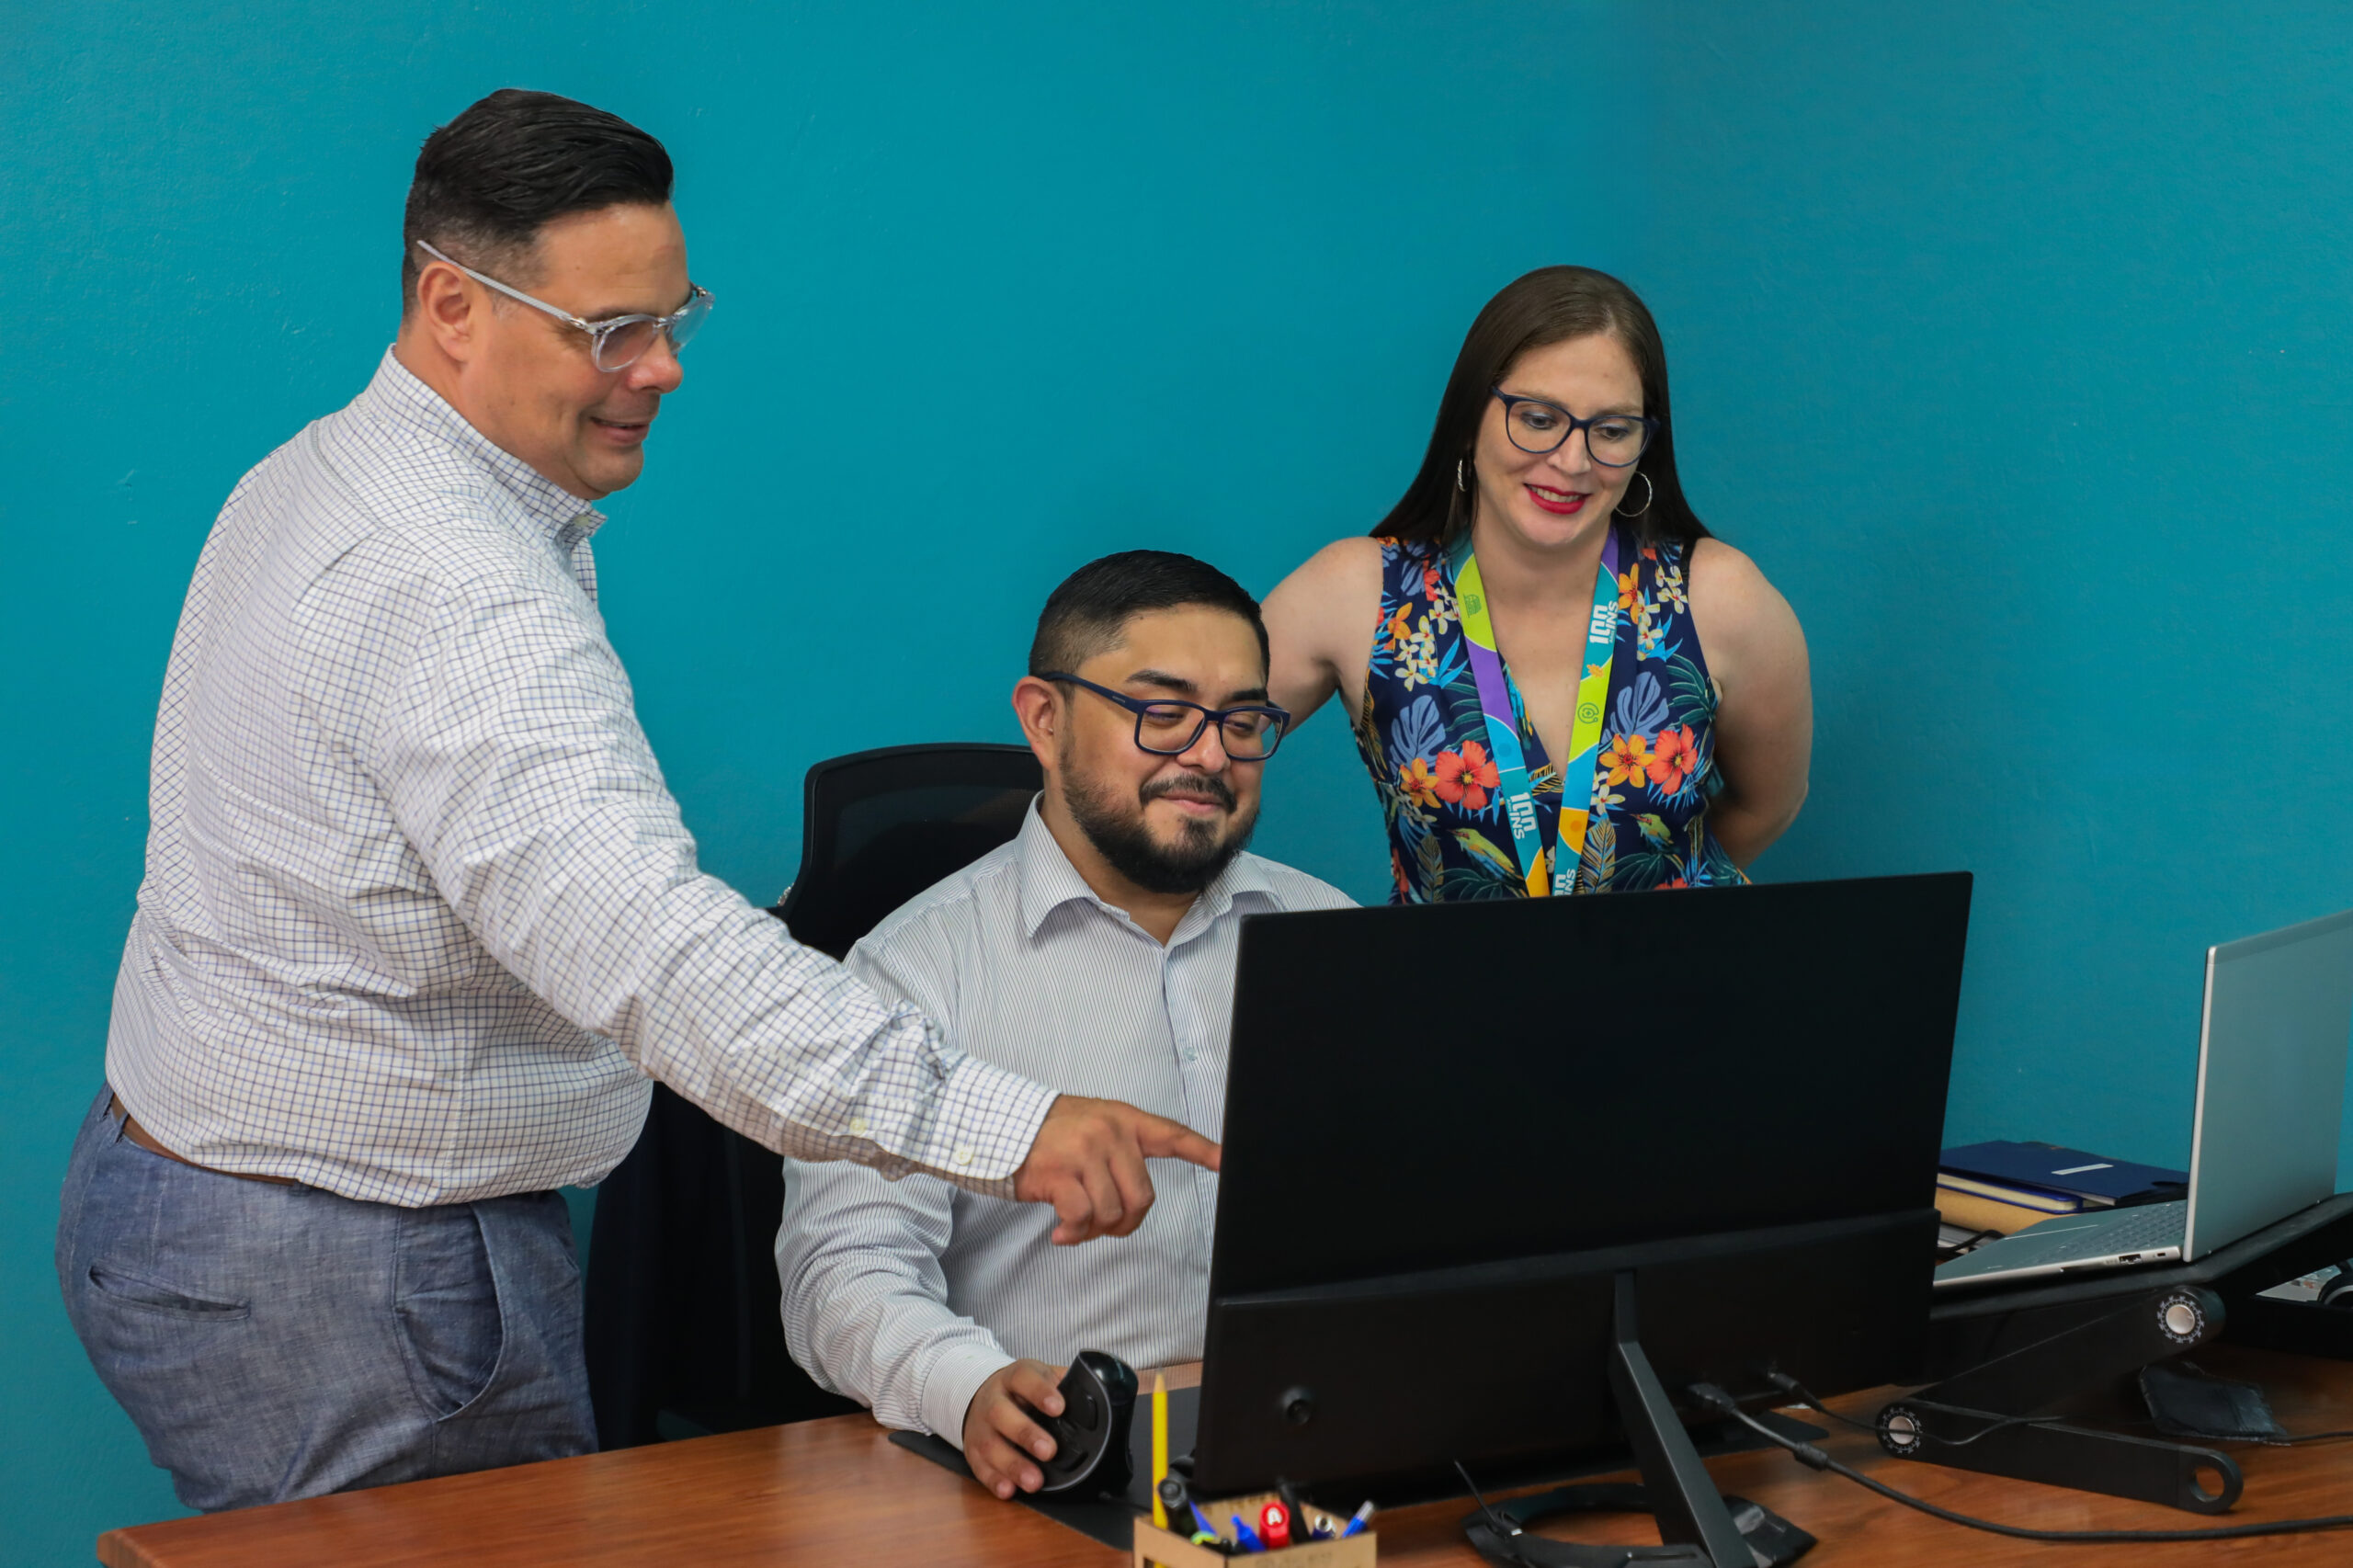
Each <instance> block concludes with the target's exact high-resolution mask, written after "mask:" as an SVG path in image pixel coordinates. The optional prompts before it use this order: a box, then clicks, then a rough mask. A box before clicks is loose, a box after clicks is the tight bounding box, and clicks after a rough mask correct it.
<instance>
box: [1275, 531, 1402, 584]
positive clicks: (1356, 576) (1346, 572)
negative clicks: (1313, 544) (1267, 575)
mask: <svg viewBox="0 0 2353 1568" xmlns="http://www.w3.org/2000/svg"><path fill="white" fill-rule="evenodd" d="M1381 548H1382V546H1381V540H1377V539H1372V538H1369V537H1367V536H1365V535H1362V534H1358V535H1353V536H1351V537H1350V538H1347V539H1336V540H1333V541H1332V542H1331V543H1329V544H1327V545H1325V546H1324V548H1323V549H1321V550H1319V551H1316V552H1315V553H1314V554H1313V555H1311V556H1309V557H1308V558H1307V559H1306V560H1305V561H1302V562H1300V564H1299V567H1298V569H1297V570H1296V571H1294V572H1292V573H1291V574H1290V576H1288V577H1286V578H1284V579H1283V581H1282V585H1281V586H1280V587H1278V588H1277V589H1276V590H1275V592H1276V593H1278V594H1279V593H1281V592H1282V591H1283V589H1284V588H1289V587H1291V586H1294V585H1296V586H1298V587H1300V588H1303V589H1306V590H1309V591H1311V592H1316V593H1328V592H1332V591H1334V590H1338V591H1341V592H1346V591H1347V590H1349V589H1358V590H1365V591H1370V592H1372V593H1379V592H1380V591H1381ZM1268 597H1273V596H1271V595H1269V596H1268Z"/></svg>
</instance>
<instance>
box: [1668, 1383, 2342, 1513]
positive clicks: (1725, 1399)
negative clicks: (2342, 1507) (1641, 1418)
mask: <svg viewBox="0 0 2353 1568" xmlns="http://www.w3.org/2000/svg"><path fill="white" fill-rule="evenodd" d="M1691 1392H1692V1394H1693V1395H1694V1396H1695V1397H1696V1398H1698V1399H1699V1402H1700V1403H1702V1404H1705V1405H1706V1406H1708V1408H1710V1409H1711V1410H1713V1411H1715V1412H1716V1413H1717V1414H1718V1415H1729V1416H1731V1417H1732V1418H1733V1420H1735V1421H1737V1422H1739V1423H1740V1424H1741V1425H1743V1426H1746V1427H1748V1428H1749V1429H1750V1430H1751V1431H1754V1432H1755V1433H1756V1435H1757V1436H1759V1437H1763V1438H1765V1439H1766V1440H1767V1441H1768V1442H1770V1443H1772V1444H1774V1445H1775V1446H1776V1447H1778V1448H1783V1449H1788V1450H1789V1451H1790V1456H1791V1457H1792V1458H1794V1459H1795V1460H1797V1461H1798V1462H1799V1463H1800V1464H1802V1465H1804V1466H1805V1467H1806V1468H1807V1469H1808V1470H1826V1471H1830V1472H1831V1473H1832V1474H1833V1475H1841V1476H1844V1477H1846V1478H1847V1480H1848V1481H1851V1482H1853V1483H1855V1484H1856V1485H1858V1486H1861V1487H1864V1488H1866V1489H1867V1490H1869V1491H1872V1492H1876V1493H1878V1494H1880V1495H1881V1496H1882V1497H1884V1498H1886V1499H1887V1500H1888V1501H1889V1502H1891V1503H1901V1504H1903V1505H1904V1506H1905V1507H1907V1508H1916V1509H1918V1510H1919V1511H1920V1512H1921V1513H1923V1514H1927V1515H1928V1516H1929V1517H1932V1518H1938V1519H1942V1520H1944V1521H1945V1522H1946V1523H1948V1524H1954V1525H1963V1526H1966V1527H1967V1528H1971V1529H1973V1530H1985V1531H1988V1532H1990V1533H1991V1534H1994V1535H2006V1536H2008V1537H2010V1538H2012V1539H2013V1540H2044V1541H2052V1542H2075V1541H2129V1540H2246V1539H2248V1538H2250V1537H2254V1536H2267V1535H2302V1534H2304V1533H2306V1532H2308V1531H2313V1530H2340V1529H2347V1528H2353V1514H2328V1515H2325V1516H2323V1517H2319V1518H2312V1519H2270V1520H2266V1521H2264V1522H2262V1523H2259V1524H2249V1525H2221V1526H2216V1527H2214V1528H2209V1529H2195V1530H2038V1529H2030V1528H2027V1527H2026V1526H2024V1525H2006V1524H2001V1523H1998V1522H1996V1521H1995V1520H1993V1519H1981V1518H1977V1517H1974V1516H1972V1515H1969V1514H1956V1513H1954V1512H1953V1511H1952V1510H1951V1509H1950V1508H1940V1507H1938V1506H1937V1505H1936V1504H1934V1503H1931V1502H1929V1501H1928V1500H1927V1498H1925V1497H1915V1496H1913V1495H1912V1494H1910V1493H1908V1492H1898V1491H1897V1490H1896V1489H1895V1488H1894V1487H1893V1486H1890V1485H1888V1484H1887V1483H1884V1482H1881V1481H1877V1480H1874V1479H1872V1478H1871V1477H1870V1476H1868V1475H1865V1474H1864V1473H1863V1472H1862V1471H1859V1470H1857V1469H1855V1468H1854V1467H1853V1466H1851V1465H1845V1464H1841V1463H1839V1462H1838V1461H1837V1460H1834V1459H1832V1458H1831V1457H1830V1456H1829V1455H1828V1454H1825V1453H1824V1452H1823V1451H1822V1450H1821V1449H1817V1448H1815V1447H1814V1446H1813V1444H1812V1443H1801V1442H1799V1441H1798V1440H1797V1439H1795V1438H1794V1437H1783V1436H1781V1434H1779V1432H1776V1431H1774V1430H1773V1428H1771V1427H1770V1426H1766V1425H1765V1423H1763V1422H1762V1421H1759V1420H1757V1419H1756V1417H1755V1416H1753V1415H1749V1414H1748V1412H1746V1411H1745V1410H1743V1409H1741V1407H1740V1405H1739V1403H1737V1402H1736V1401H1734V1400H1733V1397H1732V1396H1731V1395H1730V1394H1728V1393H1726V1392H1723V1390H1722V1389H1720V1388H1716V1387H1713V1386H1712V1385H1711V1384H1708V1383H1700V1384H1698V1385H1697V1386H1695V1387H1694V1388H1693V1389H1692V1391H1691Z"/></svg>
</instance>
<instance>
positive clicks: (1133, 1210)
mask: <svg viewBox="0 0 2353 1568" xmlns="http://www.w3.org/2000/svg"><path fill="white" fill-rule="evenodd" d="M1218 1153H1219V1151H1218V1146H1217V1145H1216V1144H1215V1143H1212V1142H1210V1141H1209V1140H1208V1139H1206V1138H1204V1137H1202V1136H1201V1135H1200V1134H1199V1133H1198V1132H1196V1131H1193V1130H1192V1129H1191V1128H1189V1127H1187V1126H1186V1125H1185V1124H1184V1123H1182V1122H1179V1121H1171V1120H1169V1119H1167V1118H1166V1117H1165V1116H1154V1115H1153V1114H1152V1113H1151V1112H1149V1111H1142V1110H1138V1109H1137V1108H1135V1107H1133V1106H1131V1105H1125V1104H1122V1103H1121V1102H1120V1101H1118V1100H1096V1099H1088V1098H1087V1097H1086V1096H1083V1095H1061V1096H1056V1098H1055V1100H1054V1103H1053V1104H1052V1105H1051V1106H1049V1107H1048V1108H1046V1119H1045V1120H1044V1121H1043V1122H1042V1123H1040V1125H1039V1128H1038V1136H1037V1138H1036V1140H1035V1141H1034V1142H1031V1143H1030V1145H1029V1157H1028V1158H1027V1159H1025V1160H1023V1161H1022V1162H1021V1168H1020V1169H1019V1170H1017V1171H1015V1172H1014V1173H1013V1196H1014V1197H1016V1198H1017V1199H1021V1200H1022V1201H1023V1202H1024V1203H1051V1204H1052V1205H1053V1209H1054V1215H1055V1218H1056V1220H1057V1221H1059V1222H1058V1223H1057V1224H1056V1225H1055V1226H1054V1242H1055V1244H1057V1245H1061V1246H1070V1245H1073V1244H1076V1243H1078V1242H1085V1241H1092V1240H1094V1239H1095V1238H1096V1237H1097V1236H1124V1235H1127V1234H1128V1233H1131V1232H1132V1231H1133V1230H1134V1229H1135V1228H1136V1227H1137V1226H1138V1225H1141V1224H1142V1223H1143V1217H1144V1215H1145V1214H1146V1213H1148V1212H1150V1211H1151V1209H1152V1177H1151V1176H1149V1175H1147V1174H1146V1173H1145V1171H1144V1166H1143V1163H1144V1161H1146V1160H1160V1159H1177V1160H1190V1161H1192V1162H1193V1164H1195V1165H1201V1166H1205V1167H1206V1168H1208V1169H1210V1170H1215V1169H1217V1163H1218Z"/></svg>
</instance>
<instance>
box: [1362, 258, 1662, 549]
mask: <svg viewBox="0 0 2353 1568" xmlns="http://www.w3.org/2000/svg"><path fill="white" fill-rule="evenodd" d="M1597 333H1607V334H1608V335H1609V336H1611V337H1613V338H1615V339H1617V341H1618V343H1619V345H1620V347H1623V348H1624V349H1625V350H1626V354H1627V357H1628V358H1631V359H1632V360H1633V361H1634V373H1635V374H1636V375H1637V376H1639V377H1641V378H1642V383H1643V413H1644V414H1646V415H1649V416H1650V417H1651V418H1653V419H1655V420H1657V421H1658V433H1657V434H1656V435H1655V436H1654V437H1652V438H1651V444H1650V448H1649V449H1648V450H1646V451H1644V452H1643V460H1642V464H1641V466H1640V467H1639V468H1638V469H1637V470H1636V471H1635V472H1638V473H1640V474H1641V475H1643V477H1644V478H1646V479H1648V480H1649V481H1650V489H1649V490H1647V491H1645V492H1644V494H1647V495H1648V496H1649V500H1648V503H1647V504H1646V505H1645V506H1643V509H1642V511H1641V512H1640V513H1639V514H1637V515H1635V516H1632V517H1626V518H1625V521H1626V522H1627V524H1628V525H1629V526H1630V527H1631V528H1632V529H1633V531H1634V537H1635V538H1637V539H1639V540H1642V541H1643V543H1645V544H1652V543H1657V542H1659V541H1662V540H1674V541H1675V542H1677V543H1678V544H1683V545H1690V544H1693V543H1696V542H1698V541H1699V540H1703V539H1706V538H1707V537H1708V528H1707V525H1706V524H1704V523H1702V522H1700V521H1699V514H1698V513H1696V512H1694V511H1692V510H1691V503H1690V502H1689V501H1688V500H1686V499H1685V498H1684V494H1683V480H1682V478H1681V476H1679V475H1678V474H1677V472H1675V421H1674V420H1672V419H1670V418H1669V417H1668V416H1667V408H1666V345H1665V343H1664V342H1662V341H1661V340H1660V337H1659V333H1658V323H1657V322H1656V321H1654V320H1653V319H1652V317H1651V312H1650V307H1648V306H1647V305H1645V304H1643V301H1642V296H1641V295H1639V294H1637V293H1635V292H1634V291H1633V290H1631V289H1629V288H1628V287H1626V285H1625V284H1623V283H1621V282H1620V281H1619V280H1618V279H1617V278H1612V277H1610V276H1609V274H1608V273H1606V272H1596V271H1595V270H1594V269H1593V268H1592V267H1539V268H1537V269H1536V270H1535V271H1533V272H1531V273H1529V274H1527V275H1526V276H1525V277H1522V278H1514V279H1513V280H1512V281H1511V282H1509V283H1506V285H1504V287H1503V290H1502V291H1501V292H1499V293H1498V294H1496V295H1495V298H1494V299H1492V300H1490V301H1487V302H1486V304H1485V305H1484V306H1483V308H1482V309H1481V310H1480V312H1479V316H1478V319H1477V320H1476V321H1473V322H1472V324H1471V330H1470V331H1469V332H1468V333H1466V334H1465V335H1463V338H1462V352H1461V354H1459V355H1457V356H1456V357H1455V360H1454V373H1453V374H1452V375H1451V376H1449V377H1448V378H1447V382H1446V391H1445V392H1444V393H1443V394H1441V395H1440V396H1439V398H1438V420H1437V423H1436V425H1435V426H1433V427H1432V429H1431V431H1430V444H1429V448H1428V449H1427V451H1426V452H1424V453H1423V455H1422V466H1421V471H1420V472H1417V473H1416V474H1415V475H1414V482H1413V483H1411V484H1409V485H1407V486H1406V487H1405V494H1404V495H1403V496H1401V497H1399V498H1398V502H1397V505H1396V506H1392V507H1391V508H1390V511H1389V515H1388V516H1387V517H1383V518H1381V521H1380V522H1379V523H1378V524H1376V525H1375V526H1374V527H1373V529H1372V533H1373V537H1374V538H1376V539H1379V538H1383V537H1387V538H1395V539H1404V540H1446V539H1448V538H1450V537H1451V536H1452V535H1454V534H1455V533H1457V532H1459V531H1460V530H1461V529H1463V528H1469V527H1470V526H1471V496H1470V494H1469V493H1468V492H1466V491H1465V490H1464V488H1463V487H1462V485H1461V483H1458V482H1457V481H1456V479H1455V472H1456V470H1455V464H1457V463H1458V462H1459V463H1461V464H1463V465H1465V466H1464V469H1463V472H1465V473H1467V472H1469V468H1468V465H1469V463H1470V461H1471V458H1472V452H1473V451H1474V450H1475V449H1477V447H1478V445H1479V426H1480V424H1481V423H1482V422H1483V420H1484V419H1485V418H1486V416H1487V401H1488V398H1489V395H1490V393H1491V392H1492V391H1493V389H1494V388H1495V387H1496V386H1497V385H1499V384H1501V382H1502V381H1503V380H1504V378H1505V377H1506V376H1508V375H1510V374H1511V369H1512V367H1513V366H1514V365H1516V364H1518V362H1519V358H1520V356H1521V355H1523V354H1526V353H1527V352H1528V351H1529V349H1531V348H1545V347H1551V346H1552V344H1555V343H1566V342H1567V341H1569V339H1571V338H1573V337H1590V336H1592V335H1595V334H1597ZM1634 489H1635V487H1633V486H1630V487H1629V488H1628V491H1627V499H1631V498H1632V496H1633V494H1634ZM1623 504H1624V503H1623V502H1622V501H1621V502H1620V505H1621V506H1622V505H1623ZM1621 516H1622V514H1621Z"/></svg>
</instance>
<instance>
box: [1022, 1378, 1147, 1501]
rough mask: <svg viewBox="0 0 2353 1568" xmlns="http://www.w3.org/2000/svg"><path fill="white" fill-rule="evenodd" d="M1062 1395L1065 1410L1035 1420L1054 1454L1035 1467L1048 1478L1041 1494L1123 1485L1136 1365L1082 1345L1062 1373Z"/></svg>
mask: <svg viewBox="0 0 2353 1568" xmlns="http://www.w3.org/2000/svg"><path fill="white" fill-rule="evenodd" d="M1062 1396H1063V1413H1062V1414H1061V1415H1046V1416H1040V1417H1039V1420H1038V1424H1039V1425H1040V1426H1043V1427H1044V1428H1045V1429H1046V1435H1047V1436H1048V1437H1051V1438H1053V1440H1054V1457H1053V1458H1052V1459H1050V1460H1046V1461H1045V1462H1044V1463H1042V1464H1040V1466H1039V1467H1038V1468H1039V1469H1040V1471H1044V1472H1045V1477H1046V1481H1045V1484H1044V1485H1042V1486H1040V1487H1039V1488H1038V1491H1039V1493H1040V1495H1045V1496H1051V1495H1054V1494H1062V1493H1070V1492H1086V1493H1094V1492H1120V1491H1124V1490H1126V1488H1127V1484H1128V1482H1129V1479H1130V1476H1131V1470H1132V1465H1131V1461H1130V1460H1129V1458H1128V1427H1129V1426H1130V1424H1131V1420H1132V1418H1133V1417H1134V1415H1135V1409H1136V1372H1135V1369H1134V1368H1133V1367H1131V1366H1129V1365H1128V1364H1127V1363H1126V1362H1125V1361H1122V1360H1120V1358H1118V1357H1117V1356H1113V1355H1109V1354H1108V1353H1106V1352H1104V1351H1101V1350H1082V1351H1080V1352H1079V1353H1078V1354H1077V1355H1076V1356H1075V1357H1074V1358H1072V1359H1071V1364H1070V1370H1068V1371H1066V1372H1064V1373H1063V1381H1062Z"/></svg>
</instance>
